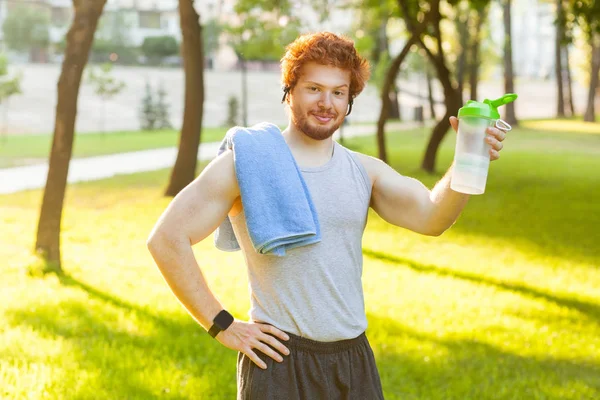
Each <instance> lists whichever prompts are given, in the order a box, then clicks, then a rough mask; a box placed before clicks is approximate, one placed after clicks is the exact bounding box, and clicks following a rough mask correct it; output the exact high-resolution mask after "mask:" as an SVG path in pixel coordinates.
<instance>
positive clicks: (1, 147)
mask: <svg viewBox="0 0 600 400" xmlns="http://www.w3.org/2000/svg"><path fill="white" fill-rule="evenodd" d="M226 131H227V129H225V128H203V129H202V135H201V140H202V142H204V143H208V142H217V141H221V139H223V136H225V132H226ZM178 142H179V132H178V131H175V130H157V131H135V132H111V133H106V134H101V133H86V134H79V135H75V142H74V144H73V157H90V156H99V155H104V154H114V153H122V152H127V151H137V150H148V149H156V148H161V147H171V146H177V144H178ZM51 147H52V135H8V136H6V137H5V138H4V139H2V138H0V168H9V167H16V166H19V165H27V164H36V163H41V162H45V161H46V160H47V159H48V154H49V152H50V148H51Z"/></svg>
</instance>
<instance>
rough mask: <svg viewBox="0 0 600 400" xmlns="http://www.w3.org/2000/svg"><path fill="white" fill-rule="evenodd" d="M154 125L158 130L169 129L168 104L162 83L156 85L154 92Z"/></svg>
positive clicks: (170, 126)
mask: <svg viewBox="0 0 600 400" xmlns="http://www.w3.org/2000/svg"><path fill="white" fill-rule="evenodd" d="M155 109H156V124H157V126H158V128H159V129H171V128H172V127H173V126H172V125H171V121H170V120H169V102H168V101H167V90H166V89H165V85H164V84H163V82H162V81H160V82H159V84H158V90H157V91H156V107H155Z"/></svg>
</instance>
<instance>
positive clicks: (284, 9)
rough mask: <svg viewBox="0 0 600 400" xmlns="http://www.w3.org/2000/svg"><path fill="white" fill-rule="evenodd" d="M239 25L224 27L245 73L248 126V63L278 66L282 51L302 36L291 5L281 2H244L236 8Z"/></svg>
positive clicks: (244, 102)
mask: <svg viewBox="0 0 600 400" xmlns="http://www.w3.org/2000/svg"><path fill="white" fill-rule="evenodd" d="M235 11H236V13H237V15H238V19H239V20H240V21H243V23H239V24H229V25H226V26H224V31H225V33H226V34H227V37H228V41H229V44H230V45H231V46H232V47H233V50H234V51H235V53H236V55H237V57H238V60H239V64H240V69H241V72H242V84H241V89H242V96H241V98H242V100H241V101H242V124H243V125H244V126H247V125H248V76H247V65H246V62H247V61H249V60H260V61H268V62H275V61H278V60H279V59H280V58H281V55H282V54H281V53H282V50H283V49H284V48H285V46H286V45H287V44H288V43H290V42H291V41H292V40H294V39H295V38H296V37H297V36H298V35H299V33H300V20H299V18H297V17H295V16H293V15H292V14H291V4H290V3H289V2H288V1H279V0H265V1H258V0H241V1H238V2H237V3H236V5H235Z"/></svg>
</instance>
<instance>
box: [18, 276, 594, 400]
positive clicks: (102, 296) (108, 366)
mask: <svg viewBox="0 0 600 400" xmlns="http://www.w3.org/2000/svg"><path fill="white" fill-rule="evenodd" d="M415 268H421V269H423V270H428V269H429V270H433V269H434V268H435V267H423V266H421V267H419V266H418V265H417V266H415ZM447 274H448V275H451V274H450V273H449V272H448V273H447ZM60 279H61V281H62V282H63V283H64V284H65V285H66V286H68V287H71V288H77V289H79V290H81V291H83V292H85V293H87V294H88V295H89V300H86V301H63V302H61V303H59V304H58V305H55V304H53V305H45V306H44V305H41V306H39V307H37V308H36V309H22V310H13V311H12V312H11V313H8V314H7V316H8V321H7V322H8V323H9V324H12V325H13V326H17V325H25V326H28V327H30V328H32V329H34V330H35V331H37V332H38V334H40V335H41V336H43V337H46V338H50V339H54V338H59V339H61V341H63V342H65V344H66V345H65V354H64V356H63V357H64V365H61V360H57V361H54V362H55V363H56V364H57V367H58V368H59V369H63V370H65V369H68V368H73V367H71V365H72V364H73V363H72V362H71V360H72V361H74V363H75V365H76V367H75V368H73V369H74V370H71V371H65V372H67V373H68V376H67V379H69V378H71V379H80V380H81V379H83V380H85V381H84V382H83V383H82V382H81V381H80V383H79V385H78V386H77V391H76V392H75V393H72V392H71V396H70V398H73V399H83V398H90V397H95V398H127V399H153V398H162V397H169V398H174V399H188V398H202V399H224V400H225V399H233V398H235V394H236V388H235V353H234V352H232V351H231V350H229V349H226V348H225V347H223V346H221V345H220V344H218V343H216V342H215V341H214V340H213V339H212V338H210V337H208V335H206V333H204V332H203V331H202V330H201V328H200V327H198V325H197V324H195V323H194V322H193V321H192V320H191V319H189V318H188V317H187V316H184V317H183V318H182V320H181V321H178V320H176V319H173V318H169V317H163V316H160V315H156V314H154V313H152V311H151V310H147V309H144V308H141V307H139V306H137V305H135V304H130V303H128V302H125V301H123V300H121V299H119V298H117V297H115V296H113V295H110V294H108V293H104V292H102V291H99V290H97V289H95V288H94V287H91V286H90V285H88V284H86V283H84V282H81V281H79V280H77V279H75V278H73V277H70V276H66V275H62V276H60ZM494 284H495V283H494ZM534 292H535V291H534ZM94 303H97V304H94ZM115 314H116V315H115ZM115 317H121V318H115ZM368 318H369V331H368V334H369V338H370V340H371V343H372V344H373V346H374V349H375V351H376V354H378V356H377V362H378V366H379V371H380V373H381V377H382V383H383V386H384V390H385V392H386V396H387V397H386V398H387V399H388V400H389V399H427V400H435V399H440V400H441V399H444V400H448V399H461V400H463V399H515V398H540V399H541V398H544V399H576V398H577V399H581V398H585V397H582V394H588V393H591V391H594V393H595V394H600V374H599V372H600V369H599V368H597V366H588V365H582V364H577V363H575V362H571V361H565V360H555V359H551V358H544V359H538V358H534V357H525V356H519V355H516V354H511V353H508V352H505V351H502V350H500V349H498V348H495V347H493V346H491V345H489V344H487V343H483V342H479V341H477V340H467V339H446V338H440V337H437V336H431V335H429V334H424V333H420V332H417V331H415V330H413V329H411V328H409V327H406V326H403V325H401V324H399V323H398V322H397V321H394V320H391V319H385V318H380V317H378V316H376V315H369V317H368ZM125 319H126V320H129V321H131V322H133V323H132V324H127V327H125V326H121V325H120V324H119V323H118V322H119V321H122V320H125ZM137 320H139V323H136V322H137ZM140 325H143V326H145V327H148V326H150V327H151V329H145V332H148V333H143V332H138V333H136V332H132V329H131V326H135V327H136V328H139V326H140ZM139 329H142V328H139ZM137 330H138V329H135V331H137ZM415 341H416V342H418V345H417V346H415V345H414V342H415ZM409 342H412V345H410V343H409ZM406 343H408V345H406V346H404V344H406ZM421 346H428V347H429V348H431V347H432V346H433V347H435V348H438V349H440V350H442V351H443V352H444V353H445V354H444V355H443V356H442V357H432V359H431V360H428V359H425V358H424V357H423V354H420V352H419V348H421ZM407 348H408V349H412V352H411V351H407V350H406V349H407ZM415 350H416V351H417V352H419V353H416V352H415ZM22 357H23V358H27V357H29V356H28V355H26V354H24V355H23V356H22ZM18 362H19V360H16V361H15V363H18ZM60 385H69V383H68V382H67V383H64V382H63V381H62V380H53V381H52V382H50V383H49V385H48V388H47V389H48V390H49V391H50V392H52V388H53V387H54V386H60ZM73 386H74V385H71V386H69V388H68V389H65V390H66V392H69V390H73V391H74V390H75V389H74V388H73ZM562 388H564V389H565V390H566V391H563V390H562ZM559 389H560V390H559ZM92 390H93V391H94V392H93V393H92V392H91V391H92ZM584 392H585V393H584ZM565 393H566V394H565ZM590 398H592V397H590Z"/></svg>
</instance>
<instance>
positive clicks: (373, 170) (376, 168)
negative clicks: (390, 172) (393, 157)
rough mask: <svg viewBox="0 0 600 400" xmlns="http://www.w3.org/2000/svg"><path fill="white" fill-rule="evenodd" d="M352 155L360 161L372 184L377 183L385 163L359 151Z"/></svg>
mask: <svg viewBox="0 0 600 400" xmlns="http://www.w3.org/2000/svg"><path fill="white" fill-rule="evenodd" d="M351 151H352V150H351ZM352 153H353V154H354V155H355V156H356V158H357V159H358V161H360V163H361V164H362V166H363V167H364V168H365V170H366V171H367V174H368V175H369V178H370V179H371V182H372V183H373V182H375V180H376V179H377V177H378V176H379V173H380V171H381V168H382V165H384V163H383V161H381V160H380V159H379V158H376V157H372V156H369V155H367V154H363V153H359V152H358V151H352Z"/></svg>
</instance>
